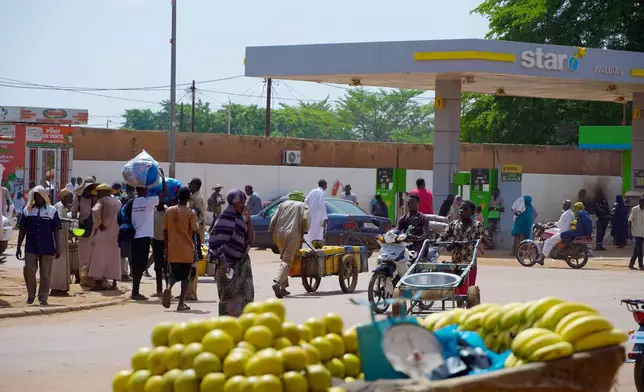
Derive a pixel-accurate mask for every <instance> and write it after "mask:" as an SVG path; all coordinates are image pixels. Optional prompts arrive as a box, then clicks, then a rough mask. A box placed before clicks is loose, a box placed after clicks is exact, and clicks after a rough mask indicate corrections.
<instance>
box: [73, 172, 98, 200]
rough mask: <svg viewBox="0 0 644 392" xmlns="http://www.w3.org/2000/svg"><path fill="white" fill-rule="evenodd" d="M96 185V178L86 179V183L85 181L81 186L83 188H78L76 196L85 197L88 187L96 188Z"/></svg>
mask: <svg viewBox="0 0 644 392" xmlns="http://www.w3.org/2000/svg"><path fill="white" fill-rule="evenodd" d="M95 183H96V181H95V180H94V178H93V177H87V178H86V179H85V181H83V183H82V184H81V186H79V187H78V188H76V194H77V195H78V196H82V195H83V192H85V189H86V188H87V187H88V186H94V184H95Z"/></svg>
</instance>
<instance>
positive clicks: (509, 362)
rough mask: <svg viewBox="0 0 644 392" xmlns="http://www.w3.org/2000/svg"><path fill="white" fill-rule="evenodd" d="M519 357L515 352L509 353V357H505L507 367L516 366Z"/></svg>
mask: <svg viewBox="0 0 644 392" xmlns="http://www.w3.org/2000/svg"><path fill="white" fill-rule="evenodd" d="M517 359H518V358H517V357H515V356H514V354H510V355H508V357H507V358H506V359H505V363H504V366H505V367H506V368H511V367H514V365H515V364H516V363H517Z"/></svg>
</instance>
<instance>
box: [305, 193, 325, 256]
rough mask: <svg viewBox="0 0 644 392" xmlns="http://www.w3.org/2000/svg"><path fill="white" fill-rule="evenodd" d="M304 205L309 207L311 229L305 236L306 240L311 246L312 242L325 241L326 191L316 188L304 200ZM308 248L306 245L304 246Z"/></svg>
mask: <svg viewBox="0 0 644 392" xmlns="http://www.w3.org/2000/svg"><path fill="white" fill-rule="evenodd" d="M304 203H305V204H306V205H307V206H309V219H310V222H311V227H310V228H309V232H308V233H307V234H306V235H304V239H305V240H306V241H307V242H308V243H309V244H311V245H313V244H312V241H318V240H323V239H324V226H323V224H324V220H325V219H327V215H326V195H325V193H324V189H322V188H315V189H313V190H312V191H311V192H310V193H309V195H308V196H307V197H306V199H304ZM304 246H306V245H304Z"/></svg>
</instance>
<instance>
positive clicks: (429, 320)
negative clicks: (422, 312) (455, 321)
mask: <svg viewBox="0 0 644 392" xmlns="http://www.w3.org/2000/svg"><path fill="white" fill-rule="evenodd" d="M443 316H444V315H443V314H441V313H432V314H430V315H429V316H427V317H425V321H424V323H423V326H424V327H425V328H427V329H428V330H430V331H433V330H434V324H436V321H438V320H440V318H441V317H443Z"/></svg>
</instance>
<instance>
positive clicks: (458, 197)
mask: <svg viewBox="0 0 644 392" xmlns="http://www.w3.org/2000/svg"><path fill="white" fill-rule="evenodd" d="M461 203H463V198H462V197H461V195H456V196H455V197H454V203H452V205H453V206H456V207H460V206H461Z"/></svg>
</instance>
